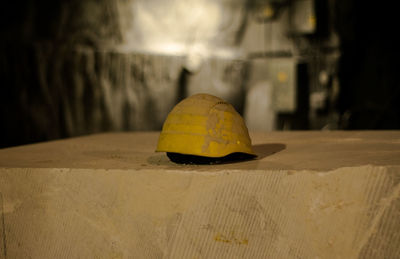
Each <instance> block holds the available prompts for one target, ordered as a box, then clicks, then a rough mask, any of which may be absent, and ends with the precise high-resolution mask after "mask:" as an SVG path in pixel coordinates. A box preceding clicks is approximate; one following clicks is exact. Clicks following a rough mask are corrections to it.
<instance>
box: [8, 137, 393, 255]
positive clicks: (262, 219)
mask: <svg viewBox="0 0 400 259" xmlns="http://www.w3.org/2000/svg"><path fill="white" fill-rule="evenodd" d="M158 135H159V133H158V132H139V133H109V134H99V135H93V136H84V137H79V138H73V139H66V140H58V141H52V142H47V143H39V144H33V145H26V146H20V147H14V148H7V149H2V150H0V258H7V259H8V258H399V255H400V131H348V132H343V131H332V132H328V131H327V132H312V131H304V132H266V133H256V132H253V133H251V137H252V140H253V147H254V150H255V151H256V152H257V154H258V158H257V159H255V160H251V161H244V162H236V163H227V164H219V165H201V166H200V165H177V164H174V163H172V162H170V161H169V160H168V158H167V157H166V155H165V153H155V152H154V150H155V147H156V144H157V138H158Z"/></svg>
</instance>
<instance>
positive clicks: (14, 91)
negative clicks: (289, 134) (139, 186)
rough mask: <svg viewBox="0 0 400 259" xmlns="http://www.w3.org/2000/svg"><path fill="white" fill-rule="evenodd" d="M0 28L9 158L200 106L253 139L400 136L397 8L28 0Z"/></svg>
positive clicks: (2, 119)
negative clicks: (378, 132)
mask: <svg viewBox="0 0 400 259" xmlns="http://www.w3.org/2000/svg"><path fill="white" fill-rule="evenodd" d="M392 5H393V4H392ZM0 21H1V35H2V40H1V42H0V84H1V95H0V125H1V130H0V147H7V146H14V145H20V144H27V143H34V142H39V141H46V140H52V139H59V138H67V137H72V136H80V135H86V134H92V133H98V132H106V131H135V130H160V129H161V127H162V123H163V121H164V119H165V117H166V116H167V114H168V112H169V111H170V109H171V108H172V107H173V106H174V105H175V104H176V103H177V102H179V101H180V100H181V99H183V98H185V97H186V96H189V95H192V94H194V93H198V92H206V93H210V94H214V95H217V96H219V97H221V98H223V99H225V100H227V101H229V102H230V103H232V104H233V105H234V106H235V108H236V109H237V110H238V112H239V113H241V114H242V115H243V116H244V117H245V120H246V122H247V125H248V127H249V129H250V130H309V129H313V130H322V129H326V130H330V129H399V128H400V108H399V107H400V105H399V101H400V100H399V98H400V93H399V83H398V79H397V74H398V72H397V67H398V64H397V62H398V60H399V55H398V54H399V51H398V42H399V41H398V40H397V28H396V24H397V23H398V21H397V19H396V13H395V8H394V6H390V4H388V3H385V4H383V3H380V2H373V1H358V0H348V1H346V0H169V1H166V0H85V1H78V0H58V1H49V0H45V1H34V0H21V1H8V2H7V3H5V4H4V5H3V6H2V8H1V11H0Z"/></svg>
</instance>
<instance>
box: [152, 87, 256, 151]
mask: <svg viewBox="0 0 400 259" xmlns="http://www.w3.org/2000/svg"><path fill="white" fill-rule="evenodd" d="M156 151H157V152H172V153H180V154H186V155H196V156H205V157H223V156H226V155H229V154H232V153H236V152H240V153H245V154H249V155H254V156H255V153H254V152H253V150H252V148H251V140H250V136H249V132H248V130H247V127H246V125H245V122H244V120H243V118H242V117H241V116H240V114H239V113H238V112H237V111H236V110H235V108H233V106H232V105H231V104H229V103H227V102H225V101H224V100H222V99H220V98H218V97H216V96H213V95H209V94H195V95H192V96H190V97H188V98H186V99H184V100H182V101H181V102H180V103H178V104H177V105H176V106H175V107H174V108H173V109H172V111H171V112H170V113H169V114H168V117H167V119H166V120H165V122H164V125H163V128H162V131H161V134H160V137H159V140H158V145H157V149H156Z"/></svg>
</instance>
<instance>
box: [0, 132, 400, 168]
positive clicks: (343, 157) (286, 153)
mask: <svg viewBox="0 0 400 259" xmlns="http://www.w3.org/2000/svg"><path fill="white" fill-rule="evenodd" d="M158 136H159V132H119V133H104V134H96V135H90V136H82V137H76V138H70V139H63V140H56V141H49V142H43V143H38V144H31V145H25V146H18V147H12V148H5V149H1V150H0V168H88V169H134V170H140V169H173V170H181V169H182V170H199V171H209V170H211V171H216V170H217V171H218V170H227V169H240V170H332V169H335V168H340V167H352V166H362V165H376V166H398V165H400V131H291V132H287V131H280V132H278V131H276V132H252V133H250V136H251V138H252V143H253V148H254V150H255V152H256V153H257V154H258V157H257V158H256V159H254V160H251V161H242V162H235V163H225V164H217V165H178V164H175V163H172V162H171V161H169V159H168V157H167V156H166V155H165V153H156V152H155V148H156V145H157V140H158Z"/></svg>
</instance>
